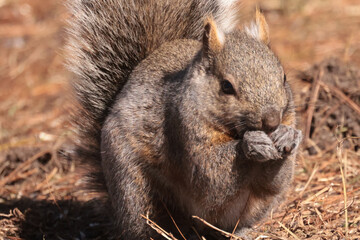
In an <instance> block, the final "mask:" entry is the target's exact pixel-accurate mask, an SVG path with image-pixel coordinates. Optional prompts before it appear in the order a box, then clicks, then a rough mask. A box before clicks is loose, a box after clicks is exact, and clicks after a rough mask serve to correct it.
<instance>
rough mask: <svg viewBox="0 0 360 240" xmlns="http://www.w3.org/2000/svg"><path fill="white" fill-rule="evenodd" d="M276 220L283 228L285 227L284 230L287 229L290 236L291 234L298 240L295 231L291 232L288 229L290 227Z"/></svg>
mask: <svg viewBox="0 0 360 240" xmlns="http://www.w3.org/2000/svg"><path fill="white" fill-rule="evenodd" d="M277 222H278V224H279V225H280V226H281V227H282V228H283V229H285V231H287V232H288V233H289V234H290V235H291V236H293V237H294V238H295V239H298V240H300V238H298V237H297V236H296V235H295V233H293V232H292V231H290V229H288V228H287V227H285V225H284V224H282V223H281V222H279V221H277Z"/></svg>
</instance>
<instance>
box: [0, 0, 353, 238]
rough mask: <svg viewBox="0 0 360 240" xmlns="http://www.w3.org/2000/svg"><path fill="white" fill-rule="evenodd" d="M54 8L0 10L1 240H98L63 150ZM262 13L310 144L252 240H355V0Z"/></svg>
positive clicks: (98, 223) (52, 0) (101, 225)
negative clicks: (287, 188) (282, 197)
mask: <svg viewBox="0 0 360 240" xmlns="http://www.w3.org/2000/svg"><path fill="white" fill-rule="evenodd" d="M62 3H63V1H61V0H48V1H44V0H0V116H1V118H0V239H1V238H5V239H29V240H30V239H106V236H107V230H106V229H107V228H106V227H107V225H108V222H107V221H106V219H104V216H103V215H102V214H100V213H99V212H97V211H96V209H97V208H96V206H98V204H99V202H97V200H96V199H95V198H94V195H92V194H89V193H86V192H85V191H83V190H81V188H80V186H81V185H82V182H81V178H80V175H79V171H80V169H79V167H78V166H77V163H76V161H74V160H70V159H68V158H67V156H66V154H65V153H64V151H63V148H64V147H67V146H68V142H69V141H68V139H69V138H71V135H72V134H71V132H70V131H69V130H68V129H69V125H68V122H67V120H68V115H69V113H68V109H69V106H70V102H69V101H68V99H67V97H66V96H67V92H68V86H67V81H68V79H69V78H70V77H71V75H70V74H69V73H68V71H66V69H65V68H64V58H65V57H64V53H63V50H62V48H63V46H64V43H65V37H64V36H65V31H64V26H65V21H66V19H68V18H69V16H68V14H67V13H66V11H65V8H64V7H63V6H62ZM261 8H262V9H263V10H264V12H265V14H266V17H267V20H268V22H269V25H270V28H271V39H272V43H271V45H272V48H273V49H274V50H275V52H276V53H277V54H278V56H279V58H280V59H281V60H282V62H283V63H284V64H285V66H286V69H287V72H288V76H292V79H293V80H294V82H295V84H294V90H295V92H296V93H297V95H298V96H299V97H298V101H297V106H298V111H299V122H300V127H301V128H302V129H303V130H304V134H305V136H307V137H309V138H308V139H307V141H306V142H304V144H303V151H302V154H301V155H300V156H299V158H298V165H297V168H296V176H295V181H294V183H293V188H292V190H291V191H290V193H289V196H288V198H287V200H286V202H285V203H284V204H282V205H281V206H280V208H279V210H278V211H276V212H274V213H273V214H272V216H271V217H270V218H269V219H268V220H265V221H264V222H263V223H260V224H259V225H258V226H256V227H255V229H254V233H253V237H254V239H255V238H257V239H360V230H358V229H359V225H360V199H359V198H360V197H359V196H360V177H359V173H360V149H359V146H360V143H359V137H360V120H359V119H360V110H359V109H360V106H359V105H360V73H359V66H360V1H359V0H341V1H340V0H327V1H323V0H312V1H310V0H267V1H265V0H263V1H261ZM288 78H291V77H288ZM90 200H91V201H90ZM159 238H160V237H159Z"/></svg>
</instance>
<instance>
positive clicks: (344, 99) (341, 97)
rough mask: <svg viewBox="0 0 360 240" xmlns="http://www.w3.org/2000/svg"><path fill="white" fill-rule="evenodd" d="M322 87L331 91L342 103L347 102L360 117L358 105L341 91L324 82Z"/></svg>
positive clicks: (321, 84)
mask: <svg viewBox="0 0 360 240" xmlns="http://www.w3.org/2000/svg"><path fill="white" fill-rule="evenodd" d="M319 84H320V86H321V87H322V88H324V89H329V90H330V91H331V92H332V93H334V95H335V96H336V97H337V98H339V100H341V101H342V102H345V103H346V104H347V105H348V106H349V107H350V108H352V109H353V110H354V111H355V112H356V113H357V114H358V115H359V116H360V107H359V105H357V104H356V103H355V102H354V101H353V100H351V98H349V97H348V96H346V95H345V94H344V93H343V92H342V91H341V90H339V89H338V88H337V87H334V86H330V85H328V84H326V83H324V82H320V83H319Z"/></svg>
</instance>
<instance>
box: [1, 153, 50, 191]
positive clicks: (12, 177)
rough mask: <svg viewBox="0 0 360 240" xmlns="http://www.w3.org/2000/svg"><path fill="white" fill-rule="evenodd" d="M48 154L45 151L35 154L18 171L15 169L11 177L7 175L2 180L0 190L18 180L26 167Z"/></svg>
mask: <svg viewBox="0 0 360 240" xmlns="http://www.w3.org/2000/svg"><path fill="white" fill-rule="evenodd" d="M46 153H49V151H48V150H45V151H41V152H39V153H37V154H35V155H34V156H32V157H31V158H29V159H28V160H26V161H25V162H23V163H22V164H20V165H19V166H18V167H17V168H16V169H14V170H13V171H12V172H11V173H10V174H9V175H7V176H6V177H4V178H3V179H2V180H0V188H1V187H3V186H4V185H6V183H8V182H12V181H13V179H15V178H16V175H17V174H18V173H19V172H20V171H22V170H23V169H24V168H25V167H27V166H29V165H30V164H31V163H32V162H34V161H35V160H36V159H38V158H39V157H41V156H43V155H45V154H46Z"/></svg>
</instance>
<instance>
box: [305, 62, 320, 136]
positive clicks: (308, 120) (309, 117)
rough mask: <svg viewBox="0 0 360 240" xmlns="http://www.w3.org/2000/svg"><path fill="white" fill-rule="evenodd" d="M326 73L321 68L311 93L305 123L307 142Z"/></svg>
mask: <svg viewBox="0 0 360 240" xmlns="http://www.w3.org/2000/svg"><path fill="white" fill-rule="evenodd" d="M323 75H324V71H323V70H322V69H321V70H320V72H319V74H318V76H317V77H316V78H315V80H314V82H313V86H312V91H311V94H310V101H309V108H308V110H307V114H306V125H305V142H306V141H307V139H309V138H310V129H311V121H312V118H313V115H314V111H315V104H316V101H317V99H318V96H319V89H320V81H321V79H322V77H323Z"/></svg>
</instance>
